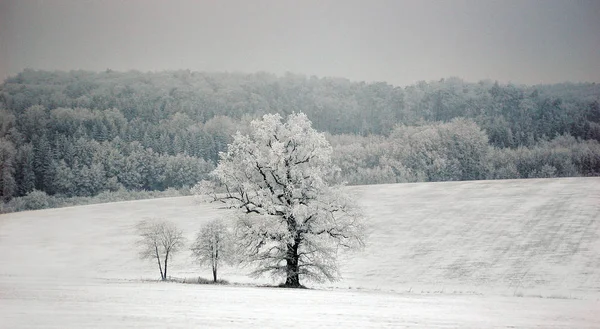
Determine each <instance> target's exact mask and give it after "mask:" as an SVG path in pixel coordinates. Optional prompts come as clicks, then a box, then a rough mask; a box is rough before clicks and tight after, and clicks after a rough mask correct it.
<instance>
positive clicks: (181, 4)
mask: <svg viewBox="0 0 600 329" xmlns="http://www.w3.org/2000/svg"><path fill="white" fill-rule="evenodd" d="M599 32H600V2H597V1H593V0H579V1H560V0H546V1H544V0H527V1H472V0H471V1H468V0H460V1H459V0H455V1H392V0H390V1H373V2H366V1H341V0H331V1H312V0H311V1H302V2H299V1H266V0H265V1H252V2H248V1H240V0H227V1H219V2H216V1H174V2H169V3H167V2H162V1H127V2H117V1H93V0H91V1H66V0H56V1H42V0H38V1H33V0H25V1H23V0H21V1H16V0H0V80H2V81H3V80H4V79H5V78H6V77H8V76H9V75H15V74H17V73H18V72H21V71H22V70H23V69H25V68H31V69H41V70H66V71H69V70H78V69H82V70H89V71H104V70H106V69H108V68H110V69H113V70H116V71H128V70H139V71H144V72H145V71H163V70H179V69H182V70H185V69H189V70H192V71H209V72H216V71H226V72H243V73H254V72H259V71H264V72H270V73H274V74H277V75H281V74H283V73H285V72H292V73H296V74H305V75H307V76H311V75H316V76H319V77H342V78H348V79H350V80H353V81H368V82H371V81H386V82H388V83H391V84H394V85H400V86H405V85H409V84H412V83H415V82H417V81H422V80H425V81H430V80H439V79H442V78H449V77H459V78H462V79H465V80H467V81H480V80H493V81H499V82H502V83H507V82H512V83H516V84H528V85H531V84H542V83H559V82H566V81H570V82H600V65H598V63H600V33H599Z"/></svg>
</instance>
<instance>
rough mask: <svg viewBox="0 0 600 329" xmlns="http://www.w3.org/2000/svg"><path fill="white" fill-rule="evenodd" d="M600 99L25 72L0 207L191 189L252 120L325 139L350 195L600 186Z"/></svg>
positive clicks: (2, 158)
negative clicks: (559, 182) (523, 182)
mask: <svg viewBox="0 0 600 329" xmlns="http://www.w3.org/2000/svg"><path fill="white" fill-rule="evenodd" d="M599 101H600V86H598V85H596V84H593V83H584V84H572V83H564V84H555V85H538V86H518V85H512V84H508V85H503V84H498V83H494V82H489V81H482V82H478V83H469V82H465V81H462V80H460V79H457V78H450V79H444V80H441V81H437V82H429V83H427V82H420V83H417V84H415V85H411V86H408V87H404V88H401V87H395V86H392V85H389V84H386V83H365V82H352V81H349V80H346V79H339V78H317V77H307V76H303V75H294V74H285V75H283V76H276V75H272V74H268V73H256V74H230V73H197V72H190V71H171V72H160V73H141V72H136V71H132V72H113V71H111V70H106V71H105V72H100V73H94V72H86V71H71V72H48V71H34V70H25V71H23V72H21V73H19V74H18V75H16V76H13V77H10V78H8V79H7V80H5V81H4V83H3V84H2V85H0V166H1V167H0V197H1V198H2V200H3V201H4V202H8V201H9V200H11V199H12V198H15V197H20V196H25V195H27V194H29V193H31V192H32V191H34V190H37V191H41V192H44V193H46V194H48V195H56V196H61V197H73V196H94V195H97V194H98V193H101V192H104V191H117V190H133V191H140V190H148V191H162V190H165V189H168V188H176V189H179V188H185V187H191V186H193V185H194V184H195V183H196V182H198V181H200V180H202V179H204V178H205V177H206V175H207V174H208V173H209V172H210V171H211V170H212V169H213V168H214V166H215V164H216V163H217V161H218V156H219V152H221V151H224V150H225V149H226V147H227V144H228V143H229V142H231V140H232V134H234V133H235V132H236V131H238V130H239V131H241V132H244V131H245V130H246V129H247V127H248V123H249V122H250V121H251V120H252V119H254V118H257V117H260V116H262V115H263V114H266V113H280V114H282V115H283V116H285V115H287V114H290V113H292V112H304V113H306V115H307V116H308V118H309V119H310V120H311V121H312V123H313V126H314V127H315V129H317V130H319V131H324V132H326V133H327V136H328V139H329V141H330V143H331V144H332V145H333V148H334V161H335V162H336V164H337V165H338V166H339V167H340V168H341V178H342V179H343V180H344V181H347V182H348V183H349V184H378V183H394V182H425V181H451V180H478V179H507V178H532V177H564V176H597V175H599V174H600V143H599V141H600V105H599ZM38 193H39V192H38Z"/></svg>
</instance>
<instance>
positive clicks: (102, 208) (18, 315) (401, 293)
mask: <svg viewBox="0 0 600 329" xmlns="http://www.w3.org/2000/svg"><path fill="white" fill-rule="evenodd" d="M349 190H350V191H351V192H352V193H354V194H355V195H356V198H357V201H358V202H359V203H360V204H361V205H362V206H363V207H364V210H365V213H366V215H367V216H368V217H369V233H370V237H369V240H368V243H369V245H368V247H367V248H366V249H365V250H364V251H362V252H360V253H355V254H350V255H344V257H343V260H342V262H341V263H342V266H341V270H342V274H343V276H344V279H343V280H342V281H340V282H337V283H335V284H327V285H324V286H314V287H315V288H317V289H316V290H285V289H273V288H256V287H243V286H228V287H225V286H205V285H189V284H175V283H157V282H143V281H142V280H143V279H156V278H157V277H158V271H157V269H155V265H154V264H153V263H150V262H144V261H140V260H138V258H137V251H136V249H135V245H134V242H135V240H136V239H137V237H136V235H135V229H134V225H135V223H136V222H137V221H139V220H141V219H144V218H151V217H161V218H168V219H170V220H173V221H174V222H176V223H177V224H178V225H179V226H180V227H182V228H183V229H185V230H186V232H187V233H188V237H189V238H192V236H193V235H194V234H195V232H196V230H197V229H198V228H199V227H200V225H201V224H202V223H204V222H205V221H208V220H210V219H213V218H215V217H219V216H222V215H224V212H223V210H219V209H216V208H215V207H213V206H211V205H197V204H195V203H194V202H193V198H172V199H155V200H146V201H136V202H121V203H113V204H103V205H92V206H84V207H72V208H63V209H53V210H43V211H33V212H23V213H15V214H7V215H1V216H0V255H1V258H0V259H1V261H0V264H1V266H0V328H36V327H44V328H48V327H56V328H84V327H86V328H87V327H102V328H106V327H139V328H154V327H160V328H172V327H175V328H189V327H283V326H286V327H315V326H319V327H321V326H322V327H348V326H352V327H386V326H388V327H411V326H421V327H426V328H435V327H463V328H484V327H485V328H492V327H497V328H510V327H519V328H533V327H541V328H550V327H560V328H600V315H599V313H598V310H600V301H599V300H600V179H599V178H569V179H546V180H543V179H536V180H508V181H480V182H454V183H428V184H401V185H374V186H361V187H351V188H349ZM243 272H244V270H243V269H225V270H224V271H223V272H222V273H221V276H222V277H223V278H224V279H227V280H229V281H232V282H242V283H243V282H246V283H251V282H259V283H261V282H269V281H264V280H263V281H255V280H251V279H249V278H247V277H245V276H244V275H243ZM169 274H170V275H173V276H176V277H188V278H190V277H195V276H198V275H202V276H204V277H209V275H208V271H206V270H204V269H199V268H198V267H197V266H195V265H194V264H193V263H192V261H191V259H190V257H189V255H188V254H187V253H182V254H180V255H178V256H176V258H175V259H174V261H173V262H172V263H171V264H170V268H169ZM265 280H266V279H265ZM336 288H338V289H336ZM339 288H344V289H339Z"/></svg>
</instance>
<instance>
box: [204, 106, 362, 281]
mask: <svg viewBox="0 0 600 329" xmlns="http://www.w3.org/2000/svg"><path fill="white" fill-rule="evenodd" d="M331 153H332V148H331V146H330V145H329V142H328V141H327V140H326V139H325V136H324V135H323V134H322V133H319V132H317V131H316V130H314V129H313V128H312V127H311V122H310V120H308V118H307V117H306V115H304V114H301V113H300V114H291V115H289V116H288V118H287V120H286V121H285V122H284V121H282V118H281V116H279V115H278V114H275V115H265V116H264V117H263V118H262V120H255V121H253V122H252V123H251V129H250V134H249V135H242V134H241V133H239V132H238V133H237V134H236V135H235V136H234V140H233V142H232V143H231V144H229V147H228V149H227V152H223V153H221V154H220V161H219V164H218V166H217V168H216V169H215V170H214V171H213V173H212V176H213V177H214V178H215V181H216V182H201V183H200V184H199V186H198V193H199V194H201V195H208V196H210V198H209V199H210V200H212V201H220V202H223V203H224V204H225V205H226V206H227V207H229V208H235V209H238V210H239V215H240V216H239V217H238V220H237V224H236V230H235V234H236V240H237V242H238V243H239V247H240V249H241V250H242V252H243V253H244V254H245V255H244V256H245V257H246V260H247V261H248V262H250V263H253V264H255V265H256V268H255V270H254V271H253V272H252V274H253V275H255V276H260V275H262V274H266V273H268V274H271V275H272V276H273V277H274V278H285V284H284V285H285V286H287V287H300V280H301V279H308V280H313V281H325V280H329V281H333V280H336V279H337V278H338V277H339V272H338V268H337V262H336V259H337V254H338V250H339V249H340V248H349V249H355V248H358V247H361V246H362V245H363V232H364V228H363V222H362V220H363V217H362V214H361V212H360V211H359V209H358V208H357V207H356V206H355V202H354V200H351V199H350V198H349V197H348V196H347V195H346V194H345V193H343V191H342V190H341V189H340V187H341V186H340V185H339V184H335V183H334V179H335V174H336V172H337V169H336V167H335V166H334V165H333V163H332V161H331ZM215 183H217V184H219V185H220V187H221V188H222V191H223V193H216V188H218V187H219V186H217V185H216V184H215Z"/></svg>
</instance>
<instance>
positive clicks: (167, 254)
mask: <svg viewBox="0 0 600 329" xmlns="http://www.w3.org/2000/svg"><path fill="white" fill-rule="evenodd" d="M168 261H169V252H168V251H167V253H166V254H165V273H164V276H163V281H164V280H166V279H167V262H168Z"/></svg>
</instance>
